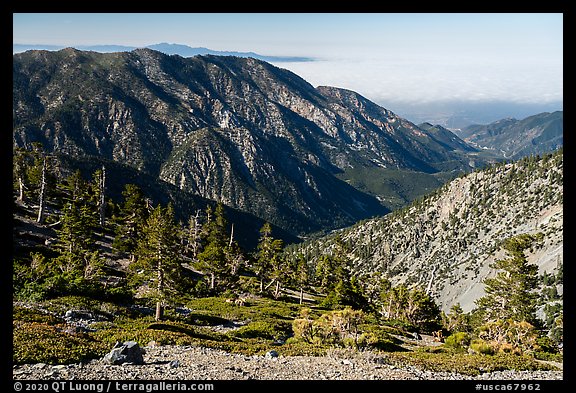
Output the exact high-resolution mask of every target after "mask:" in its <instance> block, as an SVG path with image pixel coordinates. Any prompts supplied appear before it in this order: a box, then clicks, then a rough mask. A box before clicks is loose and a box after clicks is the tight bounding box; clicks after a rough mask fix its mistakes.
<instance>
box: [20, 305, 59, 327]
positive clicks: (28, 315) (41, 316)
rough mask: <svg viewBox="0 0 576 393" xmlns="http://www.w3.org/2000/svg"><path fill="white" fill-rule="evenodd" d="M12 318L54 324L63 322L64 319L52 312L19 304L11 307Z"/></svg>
mask: <svg viewBox="0 0 576 393" xmlns="http://www.w3.org/2000/svg"><path fill="white" fill-rule="evenodd" d="M12 319H13V320H14V321H21V322H39V323H45V324H48V325H56V324H59V323H63V322H64V319H62V318H59V317H56V316H54V315H52V314H48V313H45V312H41V311H39V310H34V309H31V308H27V307H20V306H14V308H13V309H12Z"/></svg>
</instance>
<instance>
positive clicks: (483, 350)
mask: <svg viewBox="0 0 576 393" xmlns="http://www.w3.org/2000/svg"><path fill="white" fill-rule="evenodd" d="M470 349H471V350H473V351H474V352H476V353H479V354H482V355H494V353H495V350H494V347H492V346H491V345H490V344H489V343H487V342H486V341H484V340H482V339H480V338H477V339H474V340H472V341H471V342H470Z"/></svg>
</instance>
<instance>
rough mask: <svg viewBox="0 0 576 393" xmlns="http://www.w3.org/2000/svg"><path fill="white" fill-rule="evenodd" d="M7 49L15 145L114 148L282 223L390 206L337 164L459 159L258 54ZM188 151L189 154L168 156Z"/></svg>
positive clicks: (406, 125)
mask: <svg viewBox="0 0 576 393" xmlns="http://www.w3.org/2000/svg"><path fill="white" fill-rule="evenodd" d="M13 57H14V66H13V73H14V77H13V80H14V96H13V104H14V142H15V144H16V145H18V146H25V145H27V144H29V143H31V142H32V141H39V142H42V143H43V144H44V145H45V148H46V149H47V150H48V151H58V152H61V153H65V154H71V155H76V156H98V157H102V158H105V159H110V160H116V161H118V162H122V163H125V164H127V165H130V166H132V167H134V168H136V169H138V170H142V171H145V172H147V173H149V174H152V175H154V176H157V177H159V178H160V179H162V180H167V181H169V182H171V183H172V184H175V185H178V186H181V187H184V188H187V189H188V190H189V191H190V190H194V192H200V195H201V196H204V197H209V198H211V199H215V200H219V201H226V203H227V204H229V205H230V206H231V207H235V208H239V209H244V210H246V211H248V212H250V213H252V214H255V215H257V216H259V217H262V218H264V219H266V220H269V221H271V222H272V223H275V224H277V225H280V226H283V227H284V229H287V230H289V231H290V232H292V233H293V234H298V235H301V234H303V233H310V232H314V231H318V230H323V229H334V228H336V227H342V226H345V225H349V224H352V223H353V222H355V221H357V220H359V219H364V218H368V217H371V216H375V215H382V214H385V213H387V212H388V211H389V209H387V208H386V207H384V206H382V204H381V203H380V202H379V201H378V200H377V199H376V198H375V197H374V196H371V195H368V194H365V193H363V192H360V191H358V190H355V189H354V188H353V187H351V186H349V185H348V184H347V183H346V182H345V181H343V180H340V179H338V178H337V177H336V176H335V175H336V174H338V173H342V172H343V171H346V170H347V169H350V168H354V167H359V166H360V167H374V168H378V167H381V168H404V169H408V170H414V171H422V172H426V173H435V172H438V171H442V170H467V169H469V168H471V166H470V159H469V157H468V156H467V155H466V154H462V153H460V152H456V151H454V150H453V149H447V148H446V147H444V146H443V145H442V144H440V143H438V142H437V141H436V140H435V139H434V138H433V137H432V136H431V135H429V133H427V132H426V131H425V130H421V129H419V128H418V127H417V126H416V125H414V124H412V123H410V122H408V121H407V120H405V119H402V118H399V117H398V116H396V115H395V114H394V113H392V112H390V111H388V110H386V109H385V108H382V107H380V106H378V105H376V104H374V103H372V102H371V101H369V100H367V99H366V98H364V97H362V96H361V95H359V94H358V93H355V92H351V91H349V90H345V89H339V88H335V87H318V88H314V87H313V86H312V85H310V84H309V83H308V82H306V81H305V80H304V79H302V78H300V77H299V76H297V75H296V74H294V73H292V72H290V71H287V70H284V69H281V68H278V67H275V66H273V65H271V64H269V63H266V62H262V61H259V60H256V59H251V58H240V57H219V56H212V55H206V56H196V57H193V58H182V57H180V56H168V55H165V54H162V53H160V52H158V51H154V50H151V49H136V50H134V51H132V52H119V53H110V54H100V53H96V52H86V51H79V50H76V49H73V48H68V49H64V50H60V51H57V52H48V51H31V52H25V53H21V54H15V55H14V56H13ZM199 130H219V131H215V133H211V132H206V131H204V134H202V135H204V136H205V138H198V137H197V136H198V135H200V134H196V132H197V131H199ZM195 134H196V136H195ZM186 149H187V150H188V152H186V151H185V150H186ZM225 150H226V151H225ZM191 152H195V153H194V154H193V156H194V158H195V161H197V162H192V161H191V160H190V159H188V160H187V161H186V162H182V161H179V157H180V158H182V157H185V156H187V157H188V158H190V157H192V155H191ZM215 152H218V153H217V154H215ZM222 160H224V161H226V162H227V163H226V162H224V161H222ZM201 162H204V163H205V164H206V165H204V166H202V165H197V164H198V163H201ZM211 167H216V168H219V169H217V171H216V172H218V171H219V172H220V173H221V176H220V177H221V179H217V180H216V183H210V182H209V181H207V178H208V176H207V174H208V169H209V168H211ZM224 167H226V168H227V169H226V170H223V169H222V168H224ZM231 168H243V169H242V170H240V171H232V170H231ZM216 172H214V173H216ZM211 173H212V172H211ZM183 179H184V180H183ZM279 179H280V180H279ZM215 185H217V186H215ZM251 190H257V192H256V193H254V192H253V191H251ZM249 194H250V195H256V196H257V198H254V197H251V198H247V197H246V195H249ZM235 195H244V197H245V198H244V200H236V197H235ZM248 199H250V200H251V203H250V204H247V203H246V200H248Z"/></svg>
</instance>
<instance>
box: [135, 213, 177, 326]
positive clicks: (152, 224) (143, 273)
mask: <svg viewBox="0 0 576 393" xmlns="http://www.w3.org/2000/svg"><path fill="white" fill-rule="evenodd" d="M136 252H137V255H138V258H137V260H136V261H135V262H134V263H132V264H130V272H131V275H130V281H131V282H132V284H134V285H142V284H147V287H148V290H147V291H145V292H144V296H145V297H147V298H149V299H152V300H154V301H155V302H156V320H157V321H158V320H161V319H162V318H163V315H164V307H165V306H166V304H167V303H169V302H171V301H173V300H174V299H175V296H176V295H177V288H178V286H179V285H180V284H181V282H182V266H181V257H180V242H179V239H178V228H177V225H176V224H175V222H174V210H173V208H172V205H171V204H169V205H168V206H167V207H166V208H162V206H160V205H159V206H157V207H156V208H155V209H154V210H153V211H152V212H151V214H150V216H149V217H148V219H147V220H146V224H145V225H144V226H143V227H142V236H141V237H140V238H139V239H138V243H137V251H136Z"/></svg>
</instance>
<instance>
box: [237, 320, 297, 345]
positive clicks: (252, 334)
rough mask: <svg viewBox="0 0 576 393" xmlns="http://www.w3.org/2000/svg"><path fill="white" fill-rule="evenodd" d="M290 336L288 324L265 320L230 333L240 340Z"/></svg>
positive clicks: (272, 338)
mask: <svg viewBox="0 0 576 393" xmlns="http://www.w3.org/2000/svg"><path fill="white" fill-rule="evenodd" d="M289 334H290V324H289V323H288V322H284V321H278V320H274V319H266V320H261V321H254V322H251V323H249V324H248V325H246V326H242V327H241V328H240V329H238V330H236V331H234V332H232V336H234V337H240V338H264V339H270V340H274V339H278V338H281V337H287V336H288V335H289Z"/></svg>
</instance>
